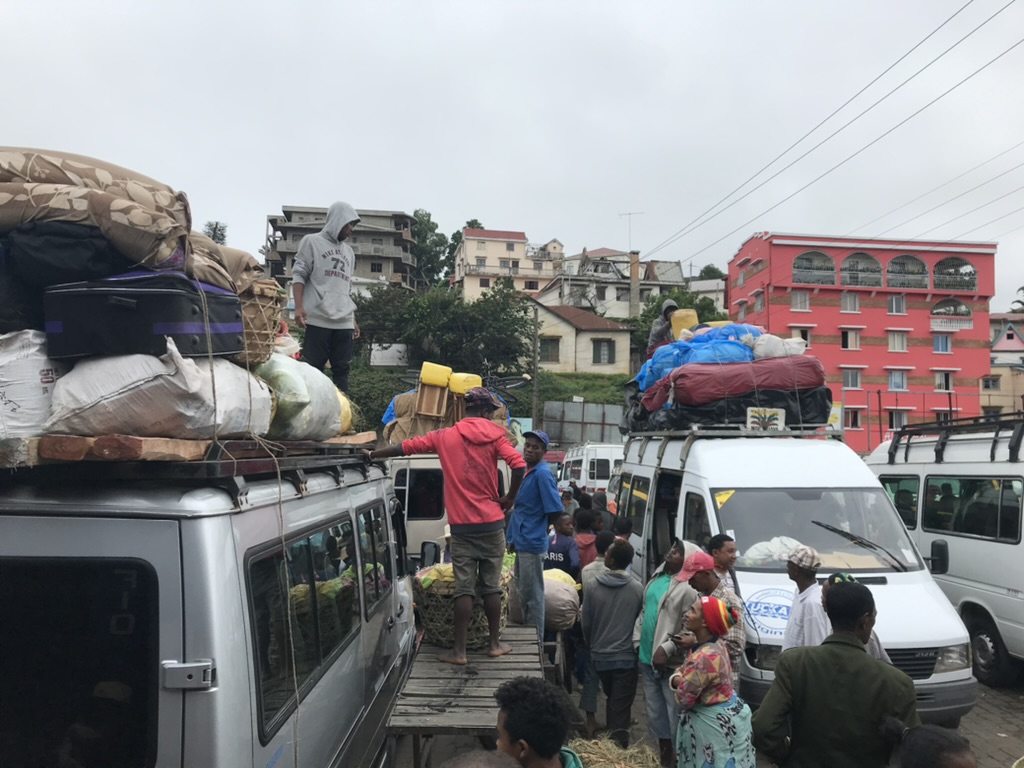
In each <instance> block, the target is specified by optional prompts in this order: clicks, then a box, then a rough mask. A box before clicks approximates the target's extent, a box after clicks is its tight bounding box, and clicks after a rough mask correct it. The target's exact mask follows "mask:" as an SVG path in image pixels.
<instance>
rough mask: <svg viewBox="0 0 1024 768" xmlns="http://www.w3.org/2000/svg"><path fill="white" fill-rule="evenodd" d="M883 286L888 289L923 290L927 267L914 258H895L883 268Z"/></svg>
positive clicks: (926, 286)
mask: <svg viewBox="0 0 1024 768" xmlns="http://www.w3.org/2000/svg"><path fill="white" fill-rule="evenodd" d="M885 284H886V285H887V286H889V287H890V288H925V289H927V288H928V287H929V286H928V267H927V266H926V265H925V263H924V262H923V261H921V260H920V259H919V258H917V257H916V256H909V255H905V256H897V257H896V258H895V259H893V260H892V261H890V262H889V266H888V267H886V268H885Z"/></svg>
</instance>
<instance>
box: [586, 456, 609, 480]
mask: <svg viewBox="0 0 1024 768" xmlns="http://www.w3.org/2000/svg"><path fill="white" fill-rule="evenodd" d="M611 476H612V464H611V462H610V461H609V460H608V459H591V460H590V479H591V480H607V479H608V478H609V477H611Z"/></svg>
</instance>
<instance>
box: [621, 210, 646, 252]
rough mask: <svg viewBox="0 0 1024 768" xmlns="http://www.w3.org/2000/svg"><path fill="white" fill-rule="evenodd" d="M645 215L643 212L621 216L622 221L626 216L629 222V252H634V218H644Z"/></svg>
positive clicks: (622, 214) (633, 212) (631, 212)
mask: <svg viewBox="0 0 1024 768" xmlns="http://www.w3.org/2000/svg"><path fill="white" fill-rule="evenodd" d="M643 215H644V212H643V211H630V212H628V213H620V214H619V218H620V219H621V218H622V217H623V216H625V217H626V221H628V222H629V250H631V251H632V250H633V217H634V216H643Z"/></svg>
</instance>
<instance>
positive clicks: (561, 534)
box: [544, 512, 580, 581]
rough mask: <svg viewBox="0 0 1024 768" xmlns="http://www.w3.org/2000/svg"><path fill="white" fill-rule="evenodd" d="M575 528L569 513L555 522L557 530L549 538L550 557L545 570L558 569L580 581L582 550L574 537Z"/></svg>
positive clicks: (560, 516)
mask: <svg viewBox="0 0 1024 768" xmlns="http://www.w3.org/2000/svg"><path fill="white" fill-rule="evenodd" d="M573 527H574V525H573V519H572V515H570V514H569V513H568V512H563V513H562V514H561V515H559V516H558V519H557V520H555V530H553V531H552V532H551V535H550V536H548V556H547V559H546V560H545V561H544V568H545V570H547V569H550V568H558V569H559V570H561V571H565V572H566V573H568V574H569V575H570V576H572V577H573V578H574V579H576V580H577V581H579V578H580V548H579V546H578V545H577V544H576V537H575V536H573Z"/></svg>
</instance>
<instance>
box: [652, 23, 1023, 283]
mask: <svg viewBox="0 0 1024 768" xmlns="http://www.w3.org/2000/svg"><path fill="white" fill-rule="evenodd" d="M1022 43H1024V38H1022V39H1020V40H1018V41H1017V42H1016V43H1014V44H1013V45H1011V46H1010V47H1009V48H1007V49H1006V50H1005V51H1003V52H1002V53H1000V54H999V55H998V56H996V57H995V58H993V59H990V60H989V61H988V62H987V63H986V64H983V65H982V66H981V67H979V68H978V69H976V70H974V72H972V73H971V74H969V75H968V76H967V77H965V78H964V79H963V80H961V81H960V82H958V83H956V85H953V86H951V87H950V88H948V89H946V90H945V91H943V92H942V93H940V94H939V95H938V96H936V97H935V98H934V99H932V100H931V101H929V102H928V103H927V104H925V105H924V106H923V107H921V108H920V109H917V110H916V111H914V112H912V113H911V114H909V115H908V116H907V117H905V118H903V119H902V120H900V121H899V122H898V123H896V125H894V126H893V127H892V128H890V129H889V130H887V131H885V132H884V133H882V134H881V135H880V136H877V137H876V138H874V139H872V140H871V141H870V142H868V143H867V144H865V145H864V146H863V147H861V148H860V149H858V150H857V151H856V152H854V153H853V154H852V155H849V156H848V157H846V159H844V160H840V161H839V162H838V163H836V164H835V165H833V166H832V167H831V168H829V169H828V170H827V171H825V172H824V173H821V174H819V175H818V176H816V177H814V178H813V179H811V180H810V181H809V182H807V183H806V184H804V185H803V186H802V187H800V189H798V190H796V191H795V192H792V193H790V194H789V195H787V196H786V197H784V198H782V200H780V201H779V202H777V203H775V205H773V206H771V207H770V208H767V209H765V210H764V211H761V213H759V214H757V215H756V216H754V217H752V218H750V219H747V220H746V221H745V222H743V223H742V224H740V225H739V226H738V227H736V228H735V229H733V230H731V231H729V232H727V233H726V234H725V235H723V236H722V237H720V238H718V239H717V240H715V241H714V242H713V243H710V244H708V245H706V246H704V247H703V248H701V249H700V250H699V251H697V252H695V253H693V254H691V255H690V256H688V257H687V258H685V259H680V264H682V263H683V262H686V261H691V260H693V259H695V258H696V257H697V256H699V255H700V254H702V253H704V251H706V250H708V249H710V248H713V247H714V246H716V245H718V244H719V243H720V242H722V241H723V240H725V239H726V238H729V237H732V236H733V235H735V234H736V233H737V232H739V231H740V230H741V229H743V228H744V227H747V226H749V225H750V224H751V223H752V222H754V221H757V220H758V219H759V218H761V217H762V216H764V215H765V214H766V213H771V212H772V211H774V210H775V209H776V208H778V207H779V206H780V205H782V204H783V203H786V202H789V201H790V200H792V199H793V198H794V197H796V196H797V195H799V194H800V193H801V192H804V191H805V190H807V189H808V188H809V187H812V186H813V185H815V184H817V183H818V182H819V181H821V180H822V179H823V178H825V177H826V176H828V175H829V174H830V173H832V172H833V171H836V170H838V169H839V168H841V167H843V166H844V165H846V164H847V163H848V162H850V161H851V160H853V159H854V158H855V157H857V156H858V155H860V154H861V153H863V152H865V151H866V150H868V149H870V148H871V147H873V146H874V145H875V144H877V143H878V142H879V141H881V140H882V139H884V138H885V137H886V136H888V135H889V134H890V133H892V132H893V131H895V130H896V129H897V128H899V127H900V126H902V125H905V124H906V123H908V122H910V121H911V120H913V119H914V118H915V117H917V116H918V115H919V114H921V113H922V112H924V111H925V110H926V109H928V108H929V107H931V106H932V105H933V104H935V103H936V102H938V101H939V100H940V99H943V98H945V97H946V96H948V95H949V94H950V93H952V92H953V91H955V90H956V89H957V88H959V87H960V86H961V85H963V84H964V83H966V82H967V81H968V80H971V79H972V78H974V77H976V76H977V75H979V74H981V73H982V72H983V71H985V70H986V69H988V68H989V67H990V66H992V65H993V64H995V63H996V62H997V61H999V60H1000V59H1001V58H1003V57H1004V56H1006V55H1007V54H1008V53H1010V52H1011V51H1013V50H1014V49H1015V48H1017V47H1019V46H1020V45H1021V44H1022ZM648 255H650V253H648Z"/></svg>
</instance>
